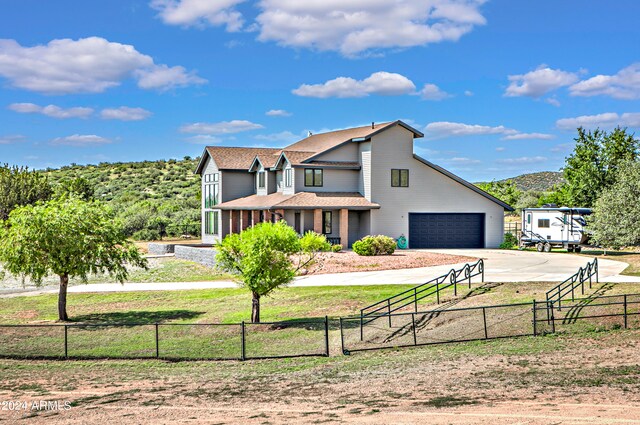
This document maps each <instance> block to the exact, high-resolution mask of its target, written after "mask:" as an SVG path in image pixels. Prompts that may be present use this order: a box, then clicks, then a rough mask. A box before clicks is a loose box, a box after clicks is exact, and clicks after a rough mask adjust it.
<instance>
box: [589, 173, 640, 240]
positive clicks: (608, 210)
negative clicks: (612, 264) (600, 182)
mask: <svg viewBox="0 0 640 425" xmlns="http://www.w3.org/2000/svg"><path fill="white" fill-rule="evenodd" d="M638 199H640V162H637V161H628V162H626V163H624V164H622V165H620V170H619V174H618V178H617V180H616V182H615V183H614V184H613V185H611V186H610V187H609V188H607V189H605V190H604V191H603V192H602V195H601V196H600V197H599V198H598V200H597V201H596V204H595V207H594V214H593V216H592V217H593V218H592V220H590V223H589V229H590V230H591V231H592V232H593V239H594V240H595V241H596V242H597V243H598V244H600V245H602V246H604V247H608V248H614V249H618V248H620V247H622V246H632V245H640V226H638V217H640V203H639V202H638Z"/></svg>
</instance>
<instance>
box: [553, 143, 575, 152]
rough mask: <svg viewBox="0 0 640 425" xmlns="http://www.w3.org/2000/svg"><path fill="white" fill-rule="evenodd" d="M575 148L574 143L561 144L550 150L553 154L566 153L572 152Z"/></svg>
mask: <svg viewBox="0 0 640 425" xmlns="http://www.w3.org/2000/svg"><path fill="white" fill-rule="evenodd" d="M573 146H574V144H573V143H560V144H559V145H555V146H554V147H552V148H551V149H549V150H550V151H551V152H565V151H570V150H571V149H573Z"/></svg>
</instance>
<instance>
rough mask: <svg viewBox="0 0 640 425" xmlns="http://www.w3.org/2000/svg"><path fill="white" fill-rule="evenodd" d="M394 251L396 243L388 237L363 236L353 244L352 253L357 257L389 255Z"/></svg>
mask: <svg viewBox="0 0 640 425" xmlns="http://www.w3.org/2000/svg"><path fill="white" fill-rule="evenodd" d="M395 250H396V241H394V240H393V239H392V238H390V237H389V236H384V235H376V236H365V237H364V238H362V239H360V240H359V241H356V242H354V243H353V252H355V253H356V254H358V255H365V256H371V255H391V254H393V253H394V252H395Z"/></svg>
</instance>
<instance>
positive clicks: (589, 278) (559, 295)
mask: <svg viewBox="0 0 640 425" xmlns="http://www.w3.org/2000/svg"><path fill="white" fill-rule="evenodd" d="M594 277H595V279H596V282H599V275H598V259H597V258H594V259H593V261H592V262H590V263H587V265H586V266H585V267H580V268H579V269H578V271H577V272H576V273H575V274H573V275H572V276H571V277H569V278H567V279H565V280H564V281H563V282H560V283H559V284H558V285H557V286H555V287H553V288H551V289H550V290H548V291H547V293H546V294H545V296H546V300H547V302H553V303H556V304H558V306H560V305H561V304H562V300H563V299H564V298H568V297H569V296H571V300H572V301H573V300H575V298H576V291H577V290H580V295H584V285H585V283H587V282H589V289H592V284H593V278H594Z"/></svg>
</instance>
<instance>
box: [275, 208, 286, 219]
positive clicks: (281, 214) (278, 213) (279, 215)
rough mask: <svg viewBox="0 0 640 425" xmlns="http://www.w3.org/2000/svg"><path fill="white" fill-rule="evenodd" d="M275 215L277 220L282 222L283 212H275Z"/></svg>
mask: <svg viewBox="0 0 640 425" xmlns="http://www.w3.org/2000/svg"><path fill="white" fill-rule="evenodd" d="M276 214H277V216H276V217H277V219H278V220H284V210H276Z"/></svg>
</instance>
